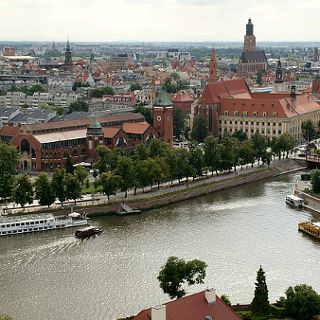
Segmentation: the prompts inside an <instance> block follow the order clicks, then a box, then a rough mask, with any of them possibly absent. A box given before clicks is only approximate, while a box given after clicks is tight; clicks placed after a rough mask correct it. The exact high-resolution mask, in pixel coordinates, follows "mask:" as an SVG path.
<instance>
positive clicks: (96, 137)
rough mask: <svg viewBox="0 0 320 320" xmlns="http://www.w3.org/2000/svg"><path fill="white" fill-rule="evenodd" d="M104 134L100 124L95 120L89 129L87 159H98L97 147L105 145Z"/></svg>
mask: <svg viewBox="0 0 320 320" xmlns="http://www.w3.org/2000/svg"><path fill="white" fill-rule="evenodd" d="M103 138H104V136H103V132H102V127H101V124H100V122H98V121H97V119H96V118H93V119H92V120H91V122H90V124H89V127H88V129H87V158H89V159H96V158H97V152H96V149H97V146H99V145H100V144H103Z"/></svg>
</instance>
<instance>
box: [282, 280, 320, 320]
mask: <svg viewBox="0 0 320 320" xmlns="http://www.w3.org/2000/svg"><path fill="white" fill-rule="evenodd" d="M285 294H286V297H285V298H284V299H283V301H284V308H285V313H286V316H288V317H293V318H295V319H299V320H311V319H312V317H313V316H316V315H318V314H319V313H320V295H319V294H318V293H317V292H316V291H315V290H313V289H312V287H310V286H307V285H306V284H300V285H296V286H294V287H289V288H288V289H287V290H286V292H285Z"/></svg>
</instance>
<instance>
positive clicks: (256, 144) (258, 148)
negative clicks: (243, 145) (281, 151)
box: [251, 132, 267, 163]
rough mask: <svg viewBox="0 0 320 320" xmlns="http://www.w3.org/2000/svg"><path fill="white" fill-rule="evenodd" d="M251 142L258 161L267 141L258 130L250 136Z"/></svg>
mask: <svg viewBox="0 0 320 320" xmlns="http://www.w3.org/2000/svg"><path fill="white" fill-rule="evenodd" d="M251 140H252V142H253V149H254V150H255V152H256V159H257V160H258V163H259V161H260V159H261V158H262V156H263V154H264V153H265V152H266V149H267V141H266V138H265V137H264V136H262V135H261V134H260V133H259V132H256V133H255V134H254V135H253V137H252V139H251Z"/></svg>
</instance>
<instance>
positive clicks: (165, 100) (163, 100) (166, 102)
mask: <svg viewBox="0 0 320 320" xmlns="http://www.w3.org/2000/svg"><path fill="white" fill-rule="evenodd" d="M156 106H172V101H171V100H170V98H169V96H168V95H167V93H166V92H165V91H164V90H161V91H160V92H159V93H158V95H157V98H156Z"/></svg>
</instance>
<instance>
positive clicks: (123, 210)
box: [117, 203, 142, 216]
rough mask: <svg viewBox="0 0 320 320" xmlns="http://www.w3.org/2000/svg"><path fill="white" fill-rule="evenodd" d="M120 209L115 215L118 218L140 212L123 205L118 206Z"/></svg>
mask: <svg viewBox="0 0 320 320" xmlns="http://www.w3.org/2000/svg"><path fill="white" fill-rule="evenodd" d="M120 206H121V209H120V210H119V211H117V215H119V216H124V215H129V214H136V213H141V212H142V211H141V210H140V209H137V208H131V207H129V206H128V205H127V204H125V203H121V204H120Z"/></svg>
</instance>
